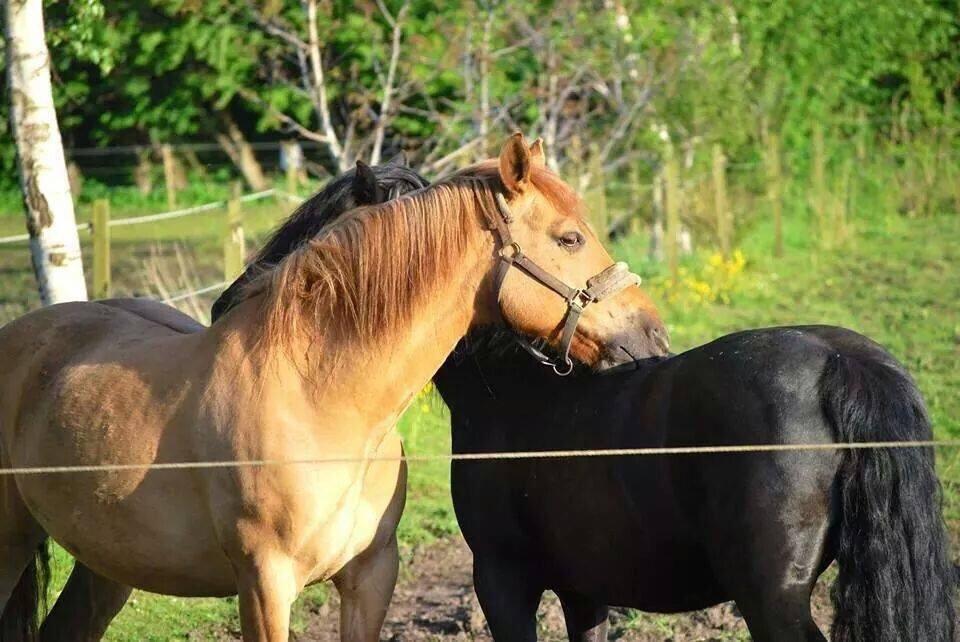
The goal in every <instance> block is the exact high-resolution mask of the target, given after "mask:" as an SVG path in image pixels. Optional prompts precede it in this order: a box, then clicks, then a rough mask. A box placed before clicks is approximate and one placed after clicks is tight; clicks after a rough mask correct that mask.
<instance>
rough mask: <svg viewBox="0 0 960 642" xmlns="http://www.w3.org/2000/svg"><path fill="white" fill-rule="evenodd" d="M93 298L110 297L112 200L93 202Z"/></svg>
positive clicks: (103, 199) (101, 199)
mask: <svg viewBox="0 0 960 642" xmlns="http://www.w3.org/2000/svg"><path fill="white" fill-rule="evenodd" d="M90 231H91V232H92V234H93V298H94V299H109V298H110V289H111V283H110V201H108V200H107V199H105V198H100V199H97V200H96V201H94V202H93V221H92V226H91V230H90Z"/></svg>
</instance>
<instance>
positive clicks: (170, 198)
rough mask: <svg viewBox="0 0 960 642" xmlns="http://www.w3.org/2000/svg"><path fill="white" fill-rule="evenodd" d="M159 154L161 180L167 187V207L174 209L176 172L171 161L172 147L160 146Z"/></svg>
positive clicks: (175, 204) (175, 203) (175, 201)
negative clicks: (161, 161)
mask: <svg viewBox="0 0 960 642" xmlns="http://www.w3.org/2000/svg"><path fill="white" fill-rule="evenodd" d="M160 156H161V157H162V158H163V182H164V183H165V184H166V187H167V207H168V208H169V209H171V210H172V209H174V208H175V207H176V206H177V172H176V167H174V161H173V148H172V147H171V146H170V145H167V144H163V145H161V146H160Z"/></svg>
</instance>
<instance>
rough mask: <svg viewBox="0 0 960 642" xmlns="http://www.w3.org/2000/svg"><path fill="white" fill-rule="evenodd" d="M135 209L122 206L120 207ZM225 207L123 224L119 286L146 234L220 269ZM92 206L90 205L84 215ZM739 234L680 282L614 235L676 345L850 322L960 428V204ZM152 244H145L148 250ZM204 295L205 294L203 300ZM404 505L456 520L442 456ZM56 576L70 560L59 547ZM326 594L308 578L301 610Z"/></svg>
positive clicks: (8, 254)
mask: <svg viewBox="0 0 960 642" xmlns="http://www.w3.org/2000/svg"><path fill="white" fill-rule="evenodd" d="M289 209H290V208H289V206H288V205H286V204H274V203H270V202H267V203H262V204H259V205H256V206H250V207H248V208H247V210H245V211H247V212H248V216H247V225H246V229H247V233H248V238H249V239H250V241H251V246H255V245H256V241H257V240H258V239H262V238H263V235H264V234H265V232H266V230H267V229H269V227H270V225H271V224H272V223H273V222H274V221H276V220H277V219H278V218H279V217H280V216H282V215H283V214H284V213H285V212H287V211H289ZM128 213H129V212H123V211H116V212H115V213H114V214H115V216H121V215H126V214H128ZM222 216H223V215H222V213H212V214H209V215H203V216H197V217H190V218H187V219H179V220H177V221H171V222H168V223H165V224H158V225H156V226H153V225H145V226H142V227H140V226H137V227H128V228H118V229H117V230H116V231H115V235H114V239H115V245H114V265H115V268H114V274H115V277H114V278H115V281H116V283H117V291H118V292H120V293H134V292H137V291H140V290H138V288H139V287H140V285H138V284H139V283H140V276H138V272H142V264H143V262H144V260H145V259H146V258H147V257H148V255H149V246H150V244H151V243H163V244H166V245H169V243H170V242H171V241H178V242H180V243H182V244H183V246H184V247H186V248H187V251H188V253H189V254H190V256H191V257H192V259H191V260H192V261H193V262H194V265H193V266H192V269H193V270H194V271H195V276H196V279H197V280H198V281H200V282H201V283H200V284H201V285H202V284H206V283H207V282H211V281H216V280H219V279H220V273H219V270H220V268H219V266H220V264H221V263H220V261H221V259H220V254H219V252H220V242H221V241H220V239H221V237H220V234H221V229H222V223H221V222H222ZM82 217H83V212H81V218H82ZM757 217H758V218H757V220H755V221H754V223H753V224H752V225H751V226H750V229H748V230H745V231H744V232H743V233H742V234H741V236H740V239H739V244H738V246H739V248H740V254H739V255H737V256H736V258H733V259H730V260H727V261H724V260H721V259H720V258H719V257H717V256H714V255H713V253H712V252H710V251H704V252H701V253H698V254H696V255H694V256H693V257H690V258H688V259H686V260H685V262H684V264H683V268H682V269H683V272H682V274H681V279H680V283H679V284H676V285H670V283H669V280H668V279H667V277H666V276H665V275H664V273H663V267H662V266H661V265H659V264H655V263H651V262H650V261H649V260H648V259H647V256H646V255H647V239H646V238H645V237H643V236H639V235H637V236H628V237H626V238H623V239H621V240H619V241H617V242H616V243H615V244H614V252H615V254H617V255H618V256H619V257H620V258H624V259H626V260H629V261H631V263H632V265H633V267H634V268H635V269H637V270H638V271H639V272H641V273H642V274H643V275H644V277H645V284H644V287H647V288H648V290H649V291H650V292H651V293H652V294H653V296H654V298H655V300H656V301H657V302H658V303H659V304H660V307H661V311H662V312H663V315H664V317H665V319H666V320H667V324H668V327H669V330H670V333H671V337H672V344H673V348H674V350H676V351H681V350H684V349H687V348H690V347H692V346H695V345H698V344H701V343H704V342H706V341H709V340H711V339H712V338H715V337H717V336H719V335H721V334H724V333H727V332H730V331H733V330H737V329H743V328H751V327H761V326H769V325H781V324H802V323H826V324H835V325H842V326H846V327H849V328H852V329H854V330H857V331H859V332H862V333H864V334H866V335H868V336H871V337H872V338H874V339H875V340H877V341H879V342H880V343H882V344H883V345H885V346H887V347H888V348H889V349H890V350H891V351H892V352H893V354H894V355H896V356H897V357H898V358H899V359H900V360H901V361H903V362H904V363H905V364H906V365H907V367H908V368H909V370H910V371H911V372H912V373H913V374H914V376H915V377H916V379H917V381H918V382H919V384H920V387H921V389H922V390H923V392H924V394H925V396H926V399H927V403H928V405H929V407H930V410H931V414H932V417H933V420H934V423H935V428H936V432H937V435H938V436H940V437H960V395H958V393H957V390H958V388H960V368H958V363H960V304H958V302H960V273H958V272H960V271H958V265H960V244H958V243H957V240H958V239H960V213H958V212H956V211H951V209H950V208H946V207H944V208H940V211H937V212H934V213H932V214H930V215H928V216H924V217H907V216H904V215H901V214H898V213H897V212H896V209H895V208H893V207H890V206H889V205H888V202H887V201H883V200H877V201H876V203H874V204H872V205H869V206H868V204H863V205H862V206H861V207H860V208H859V209H858V214H857V215H856V216H855V217H854V218H853V220H851V221H850V226H851V231H850V234H849V235H848V236H849V237H848V239H847V240H846V241H845V242H843V243H834V244H832V246H831V247H829V248H824V247H823V246H822V243H820V242H819V241H817V240H816V238H815V236H814V235H813V234H812V233H811V231H810V230H811V229H812V227H813V226H812V221H811V216H810V215H809V214H808V213H807V212H806V211H805V209H804V208H803V207H800V206H797V207H788V208H787V216H786V219H785V245H786V252H785V255H784V256H783V257H780V258H776V257H774V256H773V252H772V248H773V235H772V226H771V225H770V224H769V221H766V220H764V219H763V213H762V212H760V213H759V214H758V215H757ZM20 229H21V223H20V220H19V219H18V218H9V217H7V218H0V236H3V235H5V234H12V233H17V232H19V231H20ZM145 248H146V249H145ZM25 258H26V257H25V254H24V251H23V248H22V247H10V246H6V247H3V246H0V321H2V320H3V319H4V317H5V316H6V318H9V317H10V316H14V315H15V314H19V313H20V312H22V310H24V309H26V308H27V307H29V306H31V305H34V304H33V303H32V297H34V296H35V295H33V294H32V291H33V285H32V281H31V279H32V275H31V273H30V272H29V269H27V268H26V264H25ZM205 303H209V299H207V300H205ZM400 431H401V433H402V434H403V435H404V438H405V442H406V447H407V451H408V452H411V453H428V452H429V453H435V452H436V453H443V452H449V448H450V444H449V434H448V428H447V417H446V411H445V410H444V409H443V407H442V404H441V403H440V401H439V399H438V397H437V396H436V395H434V394H430V393H426V394H424V395H423V396H422V397H421V398H420V399H419V400H418V402H417V403H416V404H414V406H413V407H411V409H410V410H409V411H408V413H407V415H406V416H405V417H404V418H403V421H402V422H401V425H400ZM939 455H940V459H939V465H940V472H941V476H942V478H943V482H944V486H945V489H946V491H947V492H946V497H947V515H948V519H949V521H950V523H951V530H952V531H953V532H954V533H956V532H958V531H960V452H958V451H949V452H946V451H945V452H941V453H940V454H939ZM408 497H409V499H408V503H407V511H406V513H405V515H404V518H403V521H402V523H401V530H400V539H401V542H402V545H403V547H404V549H405V551H406V552H407V553H409V551H410V550H411V549H412V547H415V546H418V545H422V544H424V543H427V542H429V541H431V540H432V539H433V538H435V537H437V536H442V535H446V534H449V533H453V532H455V530H456V522H455V520H454V517H453V512H452V507H451V505H450V500H449V493H448V467H447V465H446V464H443V463H430V464H421V463H416V464H413V465H412V466H411V478H410V487H409V493H408ZM58 561H59V562H60V563H59V564H58V569H59V573H58V580H59V583H62V581H63V580H64V579H65V573H66V571H67V568H68V563H69V560H68V559H67V558H66V556H65V555H63V554H62V553H61V554H60V555H59V556H58ZM323 599H324V589H323V588H322V587H320V588H315V589H311V590H310V591H308V592H307V593H306V594H305V596H304V597H303V598H302V599H301V601H300V602H299V603H298V605H297V608H296V614H295V617H294V622H295V626H296V623H297V622H302V621H303V616H304V613H305V612H306V611H307V610H309V609H311V608H313V607H315V606H316V605H317V603H319V602H322V600H323ZM235 610H236V604H235V600H232V599H224V600H215V599H204V600H183V599H176V598H167V597H160V596H154V595H150V594H146V593H140V592H138V593H136V594H135V596H134V598H133V599H132V600H131V602H130V603H129V605H128V606H127V607H126V608H125V609H124V611H123V612H122V614H121V615H120V617H118V619H117V620H116V622H115V623H114V625H113V626H112V628H111V630H110V632H109V636H108V639H110V640H168V639H177V638H184V637H186V636H187V635H188V634H189V633H190V632H194V633H193V638H192V639H197V638H199V639H203V638H205V637H209V635H210V634H211V633H212V632H213V631H216V630H222V629H224V628H227V629H235V628H236V627H237V620H236V613H235Z"/></svg>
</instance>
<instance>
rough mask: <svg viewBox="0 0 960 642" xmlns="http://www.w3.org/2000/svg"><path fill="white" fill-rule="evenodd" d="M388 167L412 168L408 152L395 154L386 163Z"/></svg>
mask: <svg viewBox="0 0 960 642" xmlns="http://www.w3.org/2000/svg"><path fill="white" fill-rule="evenodd" d="M386 164H387V165H393V166H394V167H410V162H409V161H408V160H407V154H406V152H403V151H399V152H397V153H396V154H394V155H393V156H392V157H391V158H390V160H388V161H387V162H386Z"/></svg>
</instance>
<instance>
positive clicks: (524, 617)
mask: <svg viewBox="0 0 960 642" xmlns="http://www.w3.org/2000/svg"><path fill="white" fill-rule="evenodd" d="M473 589H474V590H475V591H476V593H477V599H478V600H479V601H480V608H481V609H483V614H484V616H485V617H486V618H487V625H488V626H489V627H490V633H492V634H493V639H494V640H496V642H536V639H537V607H538V606H539V605H540V597H541V596H542V595H543V587H542V586H541V585H540V584H539V583H538V582H536V581H535V580H534V576H533V573H530V572H529V569H528V568H527V567H526V566H525V565H524V564H523V563H522V562H520V561H517V562H515V563H511V562H510V561H507V560H502V559H497V558H493V557H492V556H491V557H479V556H475V557H474V559H473Z"/></svg>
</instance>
